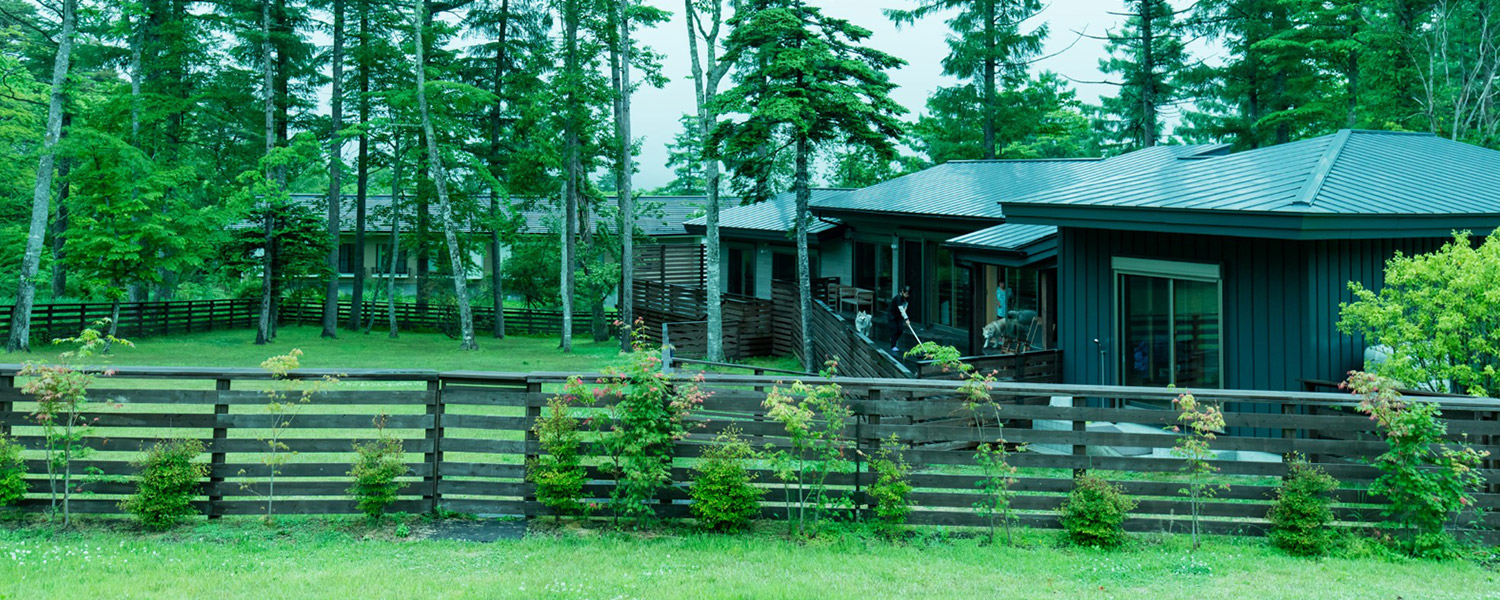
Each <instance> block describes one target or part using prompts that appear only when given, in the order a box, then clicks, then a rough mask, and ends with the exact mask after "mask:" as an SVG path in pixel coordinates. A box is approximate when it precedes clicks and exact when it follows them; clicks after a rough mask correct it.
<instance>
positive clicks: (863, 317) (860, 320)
mask: <svg viewBox="0 0 1500 600" xmlns="http://www.w3.org/2000/svg"><path fill="white" fill-rule="evenodd" d="M874 322H875V317H874V316H873V315H871V314H870V313H867V312H865V311H859V314H857V315H854V330H855V331H858V332H859V334H860V335H862V336H865V337H870V326H871V325H872V324H874Z"/></svg>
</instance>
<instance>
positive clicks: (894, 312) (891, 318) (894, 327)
mask: <svg viewBox="0 0 1500 600" xmlns="http://www.w3.org/2000/svg"><path fill="white" fill-rule="evenodd" d="M910 298H911V286H909V285H904V286H901V291H900V292H898V293H897V294H896V296H895V297H894V298H891V306H890V308H889V309H888V312H887V313H886V320H887V322H888V323H889V324H890V330H891V352H895V353H899V352H901V336H903V335H905V334H906V327H907V326H908V325H909V324H910V323H911V319H910V318H908V317H907V315H906V307H907V303H908V301H909V299H910Z"/></svg>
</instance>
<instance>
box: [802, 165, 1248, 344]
mask: <svg viewBox="0 0 1500 600" xmlns="http://www.w3.org/2000/svg"><path fill="white" fill-rule="evenodd" d="M1227 149H1228V147H1227V146H1224V145H1197V146H1158V147H1154V148H1148V149H1144V150H1139V151H1136V152H1131V153H1127V154H1123V155H1119V156H1114V157H1109V158H1070V159H1022V160H972V161H952V162H948V163H944V164H941V165H938V166H935V167H932V168H929V169H925V170H922V171H919V172H916V173H912V174H908V175H905V176H902V177H897V178H894V179H891V180H889V181H885V182H882V183H879V184H876V185H873V186H870V187H867V188H863V189H858V190H849V191H844V192H841V193H837V194H828V195H825V196H824V197H821V198H814V200H813V202H812V204H811V208H812V211H813V214H814V215H815V217H816V218H818V219H820V220H822V221H824V222H827V223H837V224H838V232H837V234H836V235H835V237H836V238H839V239H841V240H842V244H843V245H844V246H846V250H845V251H844V252H842V253H838V252H833V253H830V252H827V251H826V250H825V251H824V252H823V256H822V260H821V261H820V263H821V264H820V265H819V266H820V268H819V271H820V273H821V275H822V276H823V277H824V278H838V280H839V282H840V283H841V284H842V285H845V286H850V287H853V288H855V289H856V290H859V291H860V292H859V293H863V294H865V295H866V297H869V298H872V299H873V302H871V303H870V304H869V308H868V312H873V313H875V314H877V319H876V321H877V322H880V321H883V319H882V318H879V317H878V315H880V314H881V313H883V312H884V311H886V310H887V308H888V307H887V305H888V303H889V300H890V299H891V298H892V297H893V296H894V295H895V293H896V290H897V289H899V288H900V287H901V286H911V288H912V297H911V301H910V306H909V313H910V316H911V319H912V322H913V324H914V325H916V330H917V332H918V333H919V334H920V335H921V336H922V337H923V339H936V340H939V341H942V342H943V343H947V344H951V345H954V346H957V347H959V349H960V350H963V351H965V352H966V353H968V354H984V353H1000V352H1006V353H1009V352H1015V351H1019V350H1029V349H1044V348H1050V347H1052V346H1053V344H1054V337H1053V336H1054V332H1055V323H1056V318H1055V316H1054V315H1055V312H1056V309H1055V306H1056V302H1057V293H1056V280H1055V264H1056V255H1057V246H1056V241H1057V233H1056V229H1055V228H1053V227H1049V226H1045V225H1043V226H1037V225H1023V224H1015V223H1011V222H1010V221H1009V219H1008V215H1007V213H1006V211H1005V210H1004V207H1003V206H1002V204H1003V203H1005V202H1008V201H1009V200H1012V199H1016V198H1022V197H1026V196H1029V195H1033V194H1036V193H1038V192H1043V191H1046V190H1050V189H1056V188H1062V187H1068V186H1072V185H1077V184H1080V183H1086V182H1092V181H1101V180H1108V179H1111V178H1114V177H1119V176H1123V175H1128V174H1132V173H1143V172H1154V171H1156V170H1159V169H1163V168H1166V167H1170V166H1175V165H1176V164H1177V163H1179V162H1180V159H1182V158H1186V157H1200V156H1212V155H1217V154H1223V153H1224V152H1226V151H1227ZM825 244H826V243H825ZM1002 290H1003V291H1002ZM855 306H856V307H859V308H861V309H864V308H863V307H864V306H865V305H862V304H861V303H859V302H856V303H855ZM986 328H989V329H991V330H992V332H999V333H1001V334H1003V335H1002V336H1000V337H1003V338H1004V339H1005V340H1006V341H1005V343H1004V344H1002V343H1000V341H998V340H997V339H995V338H993V337H987V336H985V335H984V332H985V330H986ZM875 337H880V338H886V339H889V336H888V335H884V334H879V333H877V335H876V336H875ZM905 343H910V339H908V340H907V341H906V342H905Z"/></svg>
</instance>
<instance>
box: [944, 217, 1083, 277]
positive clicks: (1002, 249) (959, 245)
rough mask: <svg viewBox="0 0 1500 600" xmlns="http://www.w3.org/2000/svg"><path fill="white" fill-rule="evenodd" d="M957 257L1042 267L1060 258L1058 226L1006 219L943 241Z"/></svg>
mask: <svg viewBox="0 0 1500 600" xmlns="http://www.w3.org/2000/svg"><path fill="white" fill-rule="evenodd" d="M943 245H944V246H947V247H949V248H951V249H953V251H954V258H956V259H958V260H960V261H964V262H974V263H982V264H990V265H999V266H1002V267H1014V268H1020V267H1032V268H1037V267H1043V266H1048V265H1049V264H1050V263H1051V262H1052V261H1054V260H1055V259H1056V258H1057V228H1056V227H1053V226H1051V225H1022V224H1019V223H1005V224H1002V225H996V226H994V227H990V228H988V229H981V230H979V231H976V232H974V233H969V234H964V235H961V236H958V237H956V238H953V239H950V240H948V241H946V242H944V243H943Z"/></svg>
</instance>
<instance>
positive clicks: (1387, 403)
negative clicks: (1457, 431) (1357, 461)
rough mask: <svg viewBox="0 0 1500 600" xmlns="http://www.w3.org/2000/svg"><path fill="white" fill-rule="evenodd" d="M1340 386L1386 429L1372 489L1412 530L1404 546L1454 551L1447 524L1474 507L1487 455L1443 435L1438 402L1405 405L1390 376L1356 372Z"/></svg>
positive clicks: (1431, 552)
mask: <svg viewBox="0 0 1500 600" xmlns="http://www.w3.org/2000/svg"><path fill="white" fill-rule="evenodd" d="M1343 385H1344V387H1346V388H1347V389H1349V390H1351V391H1353V393H1355V394H1358V395H1359V396H1360V397H1361V400H1360V403H1359V410H1360V412H1363V413H1365V414H1367V415H1370V419H1372V420H1374V421H1375V422H1376V423H1377V424H1378V425H1379V426H1380V429H1381V431H1383V432H1384V433H1385V441H1386V447H1387V449H1386V451H1385V452H1384V453H1383V454H1381V455H1380V456H1378V457H1376V458H1375V468H1377V469H1380V471H1381V476H1380V477H1379V478H1377V479H1376V480H1375V483H1374V484H1372V485H1371V486H1370V492H1371V493H1373V494H1376V495H1379V496H1383V497H1385V498H1386V500H1389V501H1390V504H1388V505H1387V506H1386V507H1385V508H1384V509H1383V512H1384V514H1385V516H1386V517H1387V518H1389V519H1391V521H1392V524H1394V525H1395V526H1396V527H1398V528H1401V529H1403V530H1406V531H1407V532H1408V533H1409V534H1410V535H1409V536H1408V539H1406V540H1405V544H1406V550H1407V551H1408V552H1410V553H1412V554H1413V555H1418V556H1427V557H1433V558H1441V557H1446V556H1450V555H1452V554H1453V552H1454V545H1455V540H1454V539H1453V536H1452V534H1450V533H1449V532H1448V531H1447V530H1446V527H1445V525H1446V524H1447V523H1448V522H1449V520H1450V517H1455V518H1456V517H1457V516H1458V515H1459V514H1460V513H1462V511H1463V510H1464V509H1465V508H1469V507H1472V506H1474V491H1475V490H1477V489H1478V488H1479V486H1481V485H1483V484H1484V477H1483V475H1481V474H1480V473H1479V472H1478V471H1477V470H1476V469H1477V468H1478V467H1479V464H1480V462H1481V461H1483V460H1484V458H1485V457H1487V456H1489V453H1488V452H1484V451H1480V450H1475V449H1474V448H1471V447H1469V446H1468V445H1467V444H1455V443H1450V442H1448V441H1447V440H1446V439H1444V436H1446V435H1447V433H1448V426H1447V424H1445V423H1443V421H1442V420H1440V418H1439V417H1441V416H1442V414H1443V413H1442V411H1441V410H1440V409H1439V407H1438V405H1437V404H1436V403H1407V402H1406V401H1404V400H1403V399H1402V397H1401V393H1400V392H1399V391H1397V385H1396V382H1395V381H1393V380H1390V379H1386V378H1384V377H1381V376H1379V375H1373V374H1370V373H1362V372H1358V371H1354V372H1350V373H1349V379H1348V380H1347V381H1345V382H1344V384H1343Z"/></svg>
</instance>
